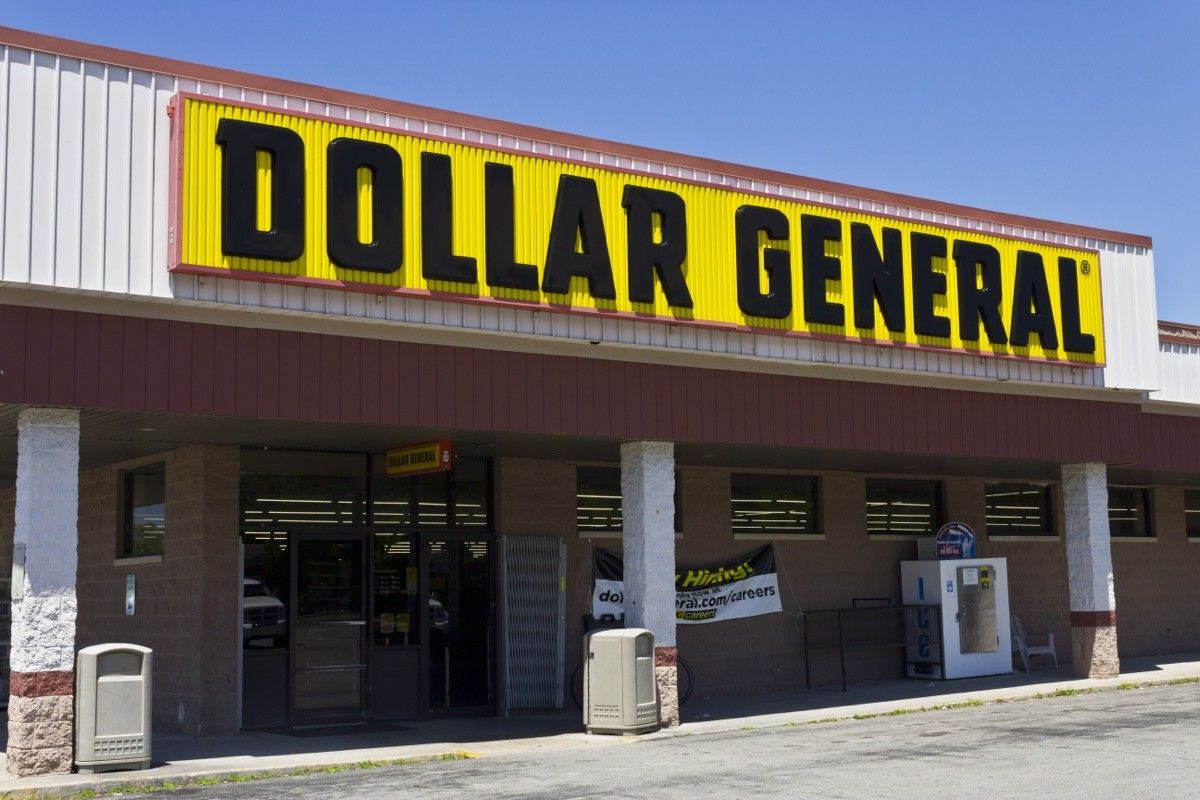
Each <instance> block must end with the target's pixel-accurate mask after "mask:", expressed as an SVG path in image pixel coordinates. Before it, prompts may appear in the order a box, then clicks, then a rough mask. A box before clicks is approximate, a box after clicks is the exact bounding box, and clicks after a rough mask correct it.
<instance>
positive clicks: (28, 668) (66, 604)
mask: <svg viewBox="0 0 1200 800" xmlns="http://www.w3.org/2000/svg"><path fill="white" fill-rule="evenodd" d="M78 511H79V412H78V411H74V410H67V409H54V408H29V409H25V410H24V411H22V412H21V413H20V416H19V417H18V418H17V502H16V526H15V529H14V532H13V543H14V545H21V544H24V545H25V581H24V587H23V589H24V596H23V597H21V598H20V599H19V600H15V601H13V604H12V637H11V639H12V651H11V656H10V659H11V665H12V674H11V679H10V684H9V686H10V688H9V692H10V696H9V700H8V771H9V772H10V773H11V774H13V775H16V776H26V775H48V774H55V773H65V772H70V771H71V768H72V766H73V761H74V702H75V617H76V611H77V605H76V600H75V567H76V548H77V543H78V531H77V524H76V523H77V515H78Z"/></svg>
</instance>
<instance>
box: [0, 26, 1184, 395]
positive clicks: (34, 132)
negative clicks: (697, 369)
mask: <svg viewBox="0 0 1200 800" xmlns="http://www.w3.org/2000/svg"><path fill="white" fill-rule="evenodd" d="M177 91H189V92H195V93H199V94H204V95H210V96H217V97H222V98H225V99H233V100H240V101H246V102H251V103H258V104H263V105H267V106H272V107H280V108H287V109H292V110H298V111H305V112H309V113H314V114H320V115H326V116H330V117H333V118H337V119H348V120H353V121H360V122H369V123H372V124H376V125H382V126H385V127H392V128H396V129H399V130H406V131H414V132H424V133H430V134H434V135H438V136H446V137H450V138H458V139H462V140H463V141H468V142H473V143H480V144H485V145H487V144H491V145H497V144H502V145H504V146H507V147H513V148H516V149H520V150H525V151H528V152H534V153H539V154H544V155H553V156H558V157H570V158H572V159H576V160H581V161H586V162H589V163H599V164H607V165H611V166H618V167H622V168H628V169H634V170H637V171H644V172H649V173H652V174H657V175H668V176H672V177H684V178H687V179H690V180H698V181H704V182H711V183H714V184H718V185H723V186H730V187H735V188H744V189H752V190H755V191H763V192H767V193H773V194H778V195H780V196H784V197H789V198H793V199H801V200H810V201H814V202H821V203H825V204H829V205H837V206H843V207H850V208H857V209H862V210H866V211H872V212H877V213H886V214H891V215H895V216H899V217H907V218H912V219H921V220H926V221H929V222H934V223H938V224H946V225H952V226H959V227H966V228H974V229H978V230H985V231H990V232H996V233H1001V234H1009V235H1018V236H1023V237H1027V238H1031V239H1041V240H1046V241H1053V242H1058V243H1062V244H1068V245H1074V246H1081V247H1088V248H1096V249H1099V250H1100V251H1101V253H1102V255H1101V265H1102V267H1101V268H1102V271H1103V281H1104V301H1105V325H1106V331H1107V335H1106V344H1107V348H1108V353H1109V358H1108V366H1107V367H1106V368H1105V369H1103V370H1093V369H1084V368H1073V367H1070V366H1063V365H1055V364H1038V363H1030V362H1023V361H1016V360H999V359H991V358H978V357H974V356H969V355H957V354H950V353H934V352H926V351H913V350H901V349H896V348H889V347H877V346H870V345H860V344H854V343H836V342H834V343H830V342H823V341H815V340H805V339H798V338H792V337H780V336H771V335H762V334H753V333H739V332H721V331H712V330H707V329H699V328H691V327H686V326H669V325H662V324H651V323H641V322H636V321H630V320H600V319H594V318H581V317H577V316H566V315H562V314H555V313H546V312H535V311H525V310H515V309H500V308H492V307H479V306H470V305H464V304H459V303H452V302H441V301H434V300H419V299H403V298H395V297H391V298H376V297H373V296H368V295H363V294H356V293H350V292H343V291H338V290H324V289H305V288H300V287H283V286H279V285H272V284H265V283H259V282H252V281H240V280H230V279H212V278H209V279H205V278H198V277H195V276H185V275H169V274H168V273H167V269H166V264H167V236H168V220H167V206H168V203H167V191H168V175H167V169H168V166H167V165H168V146H169V141H168V136H169V125H168V119H167V116H166V106H167V102H168V100H169V99H170V98H171V96H172V95H173V94H175V92H177ZM0 131H3V136H4V139H3V142H4V146H3V147H2V148H0V175H2V176H3V180H2V183H0V191H2V196H0V212H2V213H0V258H2V262H0V279H2V280H3V281H5V282H7V283H9V284H11V285H34V286H38V287H45V288H47V289H55V290H60V291H67V292H79V291H81V290H82V291H85V292H103V293H106V294H108V295H109V296H115V297H118V298H120V297H136V298H157V299H160V300H164V301H166V300H172V299H174V300H183V301H190V302H199V303H213V304H219V305H221V306H225V307H227V308H237V309H245V310H248V311H252V310H262V309H270V310H273V311H281V312H284V313H288V312H299V314H301V315H305V316H309V315H311V316H312V317H313V318H314V319H315V317H317V316H325V317H327V316H336V317H339V318H341V319H343V320H347V321H353V320H364V321H365V320H372V321H389V322H392V323H395V324H397V325H405V324H407V325H418V326H434V327H437V328H442V329H466V330H470V331H472V332H503V333H510V334H522V335H526V336H529V337H530V338H531V340H533V341H536V340H539V339H541V340H558V341H563V340H567V341H576V342H584V341H598V342H604V343H608V344H612V345H616V346H621V345H637V346H651V347H659V348H670V349H674V350H679V351H690V352H693V353H700V354H730V355H735V356H742V357H744V356H751V357H757V358H766V359H775V360H780V361H784V362H792V363H808V364H846V365H855V366H860V367H869V368H881V369H885V370H904V371H916V372H923V373H933V374H938V375H948V376H952V375H961V376H968V377H973V378H985V379H987V378H991V379H997V380H1006V381H1029V382H1035V383H1043V384H1057V385H1073V386H1109V387H1114V388H1130V389H1150V388H1155V387H1154V384H1155V383H1156V381H1157V375H1156V369H1157V368H1156V366H1155V365H1154V361H1155V358H1156V355H1155V354H1156V353H1157V346H1156V343H1155V342H1154V337H1155V325H1154V321H1155V305H1154V285H1153V259H1152V256H1151V254H1150V253H1149V252H1148V251H1147V250H1146V249H1145V248H1138V247H1130V246H1126V245H1116V244H1112V243H1106V242H1098V241H1096V240H1092V239H1081V238H1079V237H1073V236H1065V235H1062V234H1050V233H1045V232H1042V231H1037V230H1031V229H1024V228H1014V227H1013V226H1010V225H1000V224H996V223H991V222H984V221H981V220H976V219H969V218H963V217H957V216H948V215H946V214H942V213H937V212H932V211H929V210H925V209H918V208H908V207H903V206H896V205H893V204H885V203H880V202H873V201H866V200H861V199H858V198H854V197H848V196H841V195H836V194H830V193H825V192H818V191H814V190H808V189H804V188H798V187H792V186H786V185H778V184H770V183H763V182H762V181H757V180H750V179H747V178H740V177H736V176H731V175H723V174H718V173H710V172H704V171H697V170H693V169H685V168H680V167H676V166H673V165H668V164H662V163H655V162H646V161H641V160H631V159H627V158H624V157H617V156H614V155H612V154H609V153H602V152H598V151H584V150H581V149H579V148H568V147H566V146H563V145H553V144H549V143H546V142H539V141H534V140H526V139H514V138H512V137H509V136H500V135H498V134H493V133H489V132H486V131H479V130H468V129H463V128H458V127H455V126H449V125H444V124H441V123H433V122H428V121H424V120H420V119H413V118H408V117H399V116H395V115H389V114H384V113H380V112H370V111H366V110H363V109H356V108H346V107H343V106H336V105H331V104H327V103H322V102H315V101H308V100H305V99H303V98H297V97H287V96H280V95H272V94H267V93H263V92H260V91H253V90H246V89H242V88H239V87H234V86H225V85H217V84H211V83H202V82H198V81H195V80H190V79H185V78H177V77H175V76H170V75H162V74H154V73H149V72H143V71H138V70H131V69H126V68H124V67H120V66H113V65H106V64H101V63H96V62H90V61H80V60H79V59H73V58H65V57H59V56H55V55H50V54H45V53H35V52H31V51H29V50H26V49H22V48H17V47H12V46H6V47H3V48H2V49H0ZM313 325H314V327H316V328H319V322H317V321H314V323H313ZM394 330H395V329H394V328H393V331H394ZM362 335H364V336H378V335H381V334H380V329H379V326H378V325H370V326H364V328H363V331H362ZM629 357H630V358H633V359H636V358H637V356H636V354H634V353H631V354H630V356H629ZM1197 399H1198V400H1200V396H1198V398H1197Z"/></svg>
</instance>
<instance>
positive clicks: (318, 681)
mask: <svg viewBox="0 0 1200 800" xmlns="http://www.w3.org/2000/svg"><path fill="white" fill-rule="evenodd" d="M291 549H292V580H293V586H292V597H294V598H295V602H294V603H293V608H294V612H293V617H292V632H293V635H292V658H291V663H292V681H291V684H292V692H291V715H290V716H291V721H292V724H293V725H296V726H305V725H333V724H339V723H351V722H359V721H361V720H362V719H364V717H365V712H366V686H367V604H366V582H365V574H366V563H365V562H366V559H365V556H364V549H365V536H364V535H363V534H362V533H336V534H334V533H297V534H294V538H293V547H292V548H291Z"/></svg>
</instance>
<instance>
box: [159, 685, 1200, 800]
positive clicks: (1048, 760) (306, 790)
mask: <svg viewBox="0 0 1200 800" xmlns="http://www.w3.org/2000/svg"><path fill="white" fill-rule="evenodd" d="M1198 719H1200V685H1197V684H1188V685H1179V686H1167V687H1155V688H1143V689H1133V690H1128V691H1121V690H1114V691H1107V692H1100V693H1094V694H1080V695H1073V696H1059V697H1048V698H1044V699H1032V700H1022V701H1017V702H1007V703H1001V704H993V703H989V704H984V705H980V706H974V707H965V708H955V709H950V710H944V711H927V712H919V713H910V714H899V715H895V716H879V717H873V718H870V719H862V720H845V721H839V722H821V723H815V724H811V723H810V724H798V725H793V726H788V727H774V728H761V729H747V730H739V731H736V732H732V733H713V734H697V735H694V736H677V737H674V738H666V739H657V740H634V739H631V740H630V741H629V742H628V744H626V745H623V746H619V747H597V748H585V749H576V750H563V751H553V752H546V753H527V754H514V755H511V756H493V757H488V758H480V759H471V760H465V761H453V762H442V763H429V764H415V765H407V766H401V767H387V768H380V769H367V770H356V771H352V772H343V773H338V774H331V775H311V776H306V777H298V778H283V779H279V780H267V781H256V782H251V783H241V784H227V785H221V786H209V787H198V788H191V789H184V790H179V791H176V792H172V793H169V796H172V797H192V798H203V799H204V800H208V799H209V798H211V799H212V800H216V798H229V799H230V800H232V799H233V798H239V799H240V800H249V799H251V798H263V800H266V799H267V798H271V799H272V800H273V799H274V798H277V797H281V796H287V797H289V798H321V799H322V800H325V799H326V798H341V797H345V798H350V797H371V798H397V799H398V798H411V797H421V798H429V799H433V798H465V797H487V798H546V800H550V799H551V798H553V799H554V800H561V799H562V798H580V799H581V800H582V799H583V798H588V799H589V800H590V798H596V800H601V799H603V800H622V799H623V798H687V800H695V798H698V797H713V796H719V797H725V796H729V797H734V796H736V797H738V798H739V799H741V798H774V797H779V798H785V797H786V798H797V797H800V798H808V797H812V798H921V799H922V800H932V799H934V798H979V800H994V799H995V798H1009V797H1013V798H1016V797H1020V798H1029V797H1055V798H1060V799H1061V800H1071V799H1072V798H1080V799H1081V800H1082V798H1088V799H1089V800H1103V799H1105V798H1113V799H1114V800H1116V799H1117V798H1120V799H1121V800H1134V799H1136V798H1186V797H1200V747H1198V746H1197V741H1198V739H1197V732H1196V723H1197V720H1198Z"/></svg>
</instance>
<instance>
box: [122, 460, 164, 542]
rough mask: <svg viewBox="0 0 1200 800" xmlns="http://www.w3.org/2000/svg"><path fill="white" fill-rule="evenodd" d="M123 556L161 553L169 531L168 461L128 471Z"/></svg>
mask: <svg viewBox="0 0 1200 800" xmlns="http://www.w3.org/2000/svg"><path fill="white" fill-rule="evenodd" d="M121 479H122V482H123V484H124V487H123V488H124V493H125V494H124V505H123V511H124V514H123V516H124V522H123V525H122V540H121V555H122V556H155V555H158V556H160V555H162V552H163V536H164V534H165V533H166V528H167V524H166V496H167V469H166V465H165V464H161V463H160V464H153V465H151V466H148V467H140V468H138V469H131V470H125V471H124V472H122V473H121Z"/></svg>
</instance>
